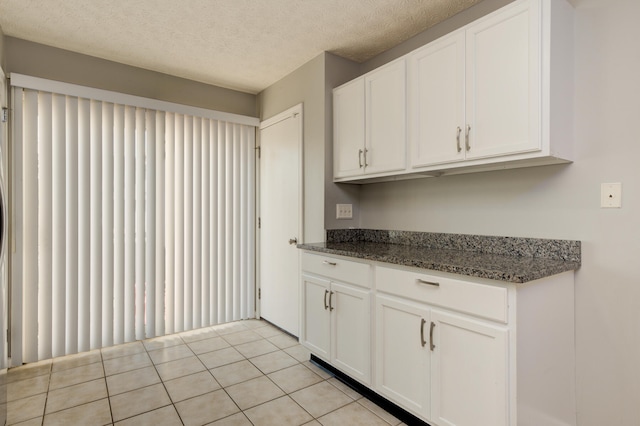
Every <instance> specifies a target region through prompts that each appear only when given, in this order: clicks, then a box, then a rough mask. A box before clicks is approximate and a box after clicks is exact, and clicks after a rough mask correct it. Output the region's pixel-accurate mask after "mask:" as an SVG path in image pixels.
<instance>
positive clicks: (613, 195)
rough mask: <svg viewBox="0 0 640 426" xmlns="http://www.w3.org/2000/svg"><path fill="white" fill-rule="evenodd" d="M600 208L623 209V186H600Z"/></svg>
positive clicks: (614, 184) (616, 184) (609, 184)
mask: <svg viewBox="0 0 640 426" xmlns="http://www.w3.org/2000/svg"><path fill="white" fill-rule="evenodd" d="M600 207H602V208H605V209H619V208H620V207H622V184H621V183H603V184H602V185H601V186H600Z"/></svg>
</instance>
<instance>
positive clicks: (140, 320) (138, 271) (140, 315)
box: [134, 108, 147, 340]
mask: <svg viewBox="0 0 640 426" xmlns="http://www.w3.org/2000/svg"><path fill="white" fill-rule="evenodd" d="M146 130H147V129H146V126H145V111H144V110H143V109H140V108H137V109H136V122H135V135H136V136H135V138H136V139H135V206H134V209H135V221H136V222H135V231H134V232H135V235H134V240H135V247H136V248H135V253H136V254H135V259H136V260H135V261H136V263H135V279H136V281H135V286H134V291H135V324H136V339H137V340H141V339H144V337H145V334H144V321H145V294H144V293H145V290H144V289H145V286H146V283H145V279H146V274H145V263H146V256H145V246H146V241H145V235H146V223H145V204H146V199H145V197H146V194H145V192H146V191H145V174H146V173H145V168H146V156H145V133H146Z"/></svg>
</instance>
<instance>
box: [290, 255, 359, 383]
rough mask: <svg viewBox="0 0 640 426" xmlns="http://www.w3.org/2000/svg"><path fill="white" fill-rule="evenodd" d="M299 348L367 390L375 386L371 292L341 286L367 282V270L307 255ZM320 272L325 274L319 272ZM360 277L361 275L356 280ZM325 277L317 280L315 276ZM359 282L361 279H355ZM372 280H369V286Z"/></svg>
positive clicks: (352, 264)
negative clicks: (372, 377) (367, 387)
mask: <svg viewBox="0 0 640 426" xmlns="http://www.w3.org/2000/svg"><path fill="white" fill-rule="evenodd" d="M305 261H306V263H307V265H308V268H307V269H310V270H311V271H304V270H303V273H302V307H303V309H302V324H303V326H302V330H301V333H300V334H301V335H300V342H301V343H302V344H303V345H304V346H305V347H307V348H308V349H309V350H310V351H311V352H312V353H313V354H314V355H316V356H318V357H320V358H322V359H324V360H325V361H327V362H329V363H330V364H331V365H333V366H334V367H336V368H337V369H339V370H341V371H342V372H344V373H345V374H347V375H349V376H350V377H352V378H354V379H356V380H358V381H360V382H362V383H363V384H365V385H369V384H370V383H371V354H370V351H371V289H370V288H366V287H361V286H358V285H353V284H349V283H346V282H342V281H339V280H338V279H337V278H338V277H340V278H344V279H345V281H346V279H353V280H354V281H359V280H360V279H363V278H364V279H366V278H367V277H368V272H369V269H370V266H369V265H366V264H361V263H357V262H349V261H346V260H337V259H335V260H327V259H325V258H323V257H320V256H316V255H310V254H306V253H305V254H304V255H303V265H304V264H305ZM318 268H326V269H325V270H319V269H318ZM358 271H361V272H360V274H361V275H359V276H358V275H354V274H357V273H358ZM318 272H320V273H324V274H326V275H325V276H319V275H317V273H318ZM355 277H358V278H355ZM368 281H369V280H368V279H366V282H368Z"/></svg>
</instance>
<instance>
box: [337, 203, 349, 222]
mask: <svg viewBox="0 0 640 426" xmlns="http://www.w3.org/2000/svg"><path fill="white" fill-rule="evenodd" d="M352 218H353V206H352V204H336V219H352Z"/></svg>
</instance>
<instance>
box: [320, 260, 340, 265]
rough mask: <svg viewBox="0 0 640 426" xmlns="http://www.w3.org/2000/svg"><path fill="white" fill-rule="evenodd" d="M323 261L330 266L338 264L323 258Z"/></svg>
mask: <svg viewBox="0 0 640 426" xmlns="http://www.w3.org/2000/svg"><path fill="white" fill-rule="evenodd" d="M322 263H324V264H325V265H329V266H336V265H337V263H336V262H329V261H328V260H323V261H322Z"/></svg>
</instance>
